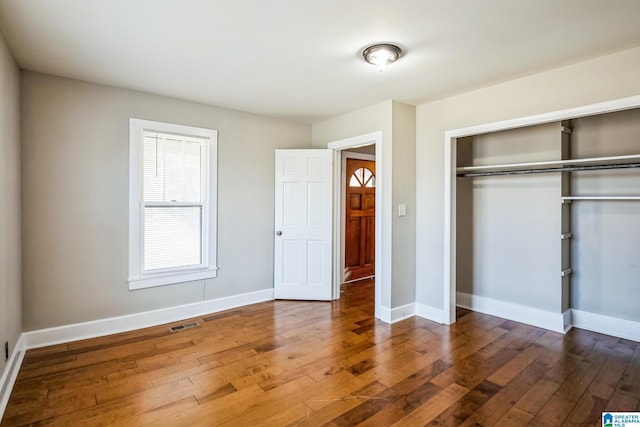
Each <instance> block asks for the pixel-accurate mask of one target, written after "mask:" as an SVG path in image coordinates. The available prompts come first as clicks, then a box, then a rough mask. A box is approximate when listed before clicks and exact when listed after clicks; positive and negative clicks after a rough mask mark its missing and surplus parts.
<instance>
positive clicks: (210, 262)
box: [127, 118, 218, 290]
mask: <svg viewBox="0 0 640 427" xmlns="http://www.w3.org/2000/svg"><path fill="white" fill-rule="evenodd" d="M144 130H151V131H157V132H166V133H175V134H179V135H188V136H198V137H204V138H208V139H209V150H208V151H209V182H208V196H207V197H208V202H209V203H208V219H209V221H208V224H207V226H206V227H205V233H206V234H205V236H204V237H205V239H204V240H205V242H204V243H205V246H204V247H203V256H204V257H206V258H205V259H204V260H203V264H204V267H198V268H191V269H186V268H184V267H180V268H176V269H174V270H171V271H166V270H165V271H162V272H157V273H144V272H143V263H142V248H143V242H142V239H143V236H142V215H143V209H142V207H143V203H142V197H141V191H142V170H143V166H142V162H143V159H142V146H143V144H142V132H143V131H144ZM217 169H218V131H216V130H212V129H205V128H198V127H192V126H183V125H176V124H171V123H163V122H156V121H151V120H142V119H134V118H131V119H129V277H128V280H127V281H128V283H129V290H135V289H144V288H150V287H154V286H163V285H170V284H175V283H183V282H190V281H194V280H204V279H210V278H213V277H216V275H217V272H218V267H217V250H216V249H217V240H216V231H217V211H218V209H217V196H218V185H217V177H218V173H217Z"/></svg>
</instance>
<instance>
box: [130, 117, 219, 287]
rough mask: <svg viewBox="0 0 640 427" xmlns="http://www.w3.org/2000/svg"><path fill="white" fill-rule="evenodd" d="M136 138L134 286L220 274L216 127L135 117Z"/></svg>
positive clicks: (132, 196) (133, 143)
mask: <svg viewBox="0 0 640 427" xmlns="http://www.w3.org/2000/svg"><path fill="white" fill-rule="evenodd" d="M134 128H135V129H134ZM131 138H132V141H131V157H132V158H131V167H130V171H131V177H130V180H131V182H130V193H131V194H130V208H131V211H132V212H131V214H130V257H129V258H130V277H129V284H130V288H131V289H137V288H139V287H149V286H158V285H162V284H168V283H177V282H179V281H187V280H195V279H198V278H207V277H213V276H215V270H216V268H215V235H214V233H215V221H211V219H212V218H214V219H215V193H216V192H215V173H214V172H215V171H214V172H212V169H214V168H215V166H216V165H215V162H212V161H211V159H212V158H213V159H215V150H216V146H217V145H216V144H217V133H216V132H215V131H211V130H207V129H200V128H191V127H186V126H179V125H170V124H166V123H160V122H149V121H143V120H137V119H131ZM134 139H136V140H137V141H134ZM212 151H213V152H212ZM136 157H137V158H136ZM136 165H137V167H136ZM212 175H213V176H212ZM134 181H135V182H134ZM212 187H213V188H212ZM212 202H213V204H212ZM212 205H213V211H212ZM212 237H213V238H212ZM212 240H213V241H212ZM212 250H213V253H214V256H211V251H212ZM194 271H195V272H196V273H195V275H194V274H193V272H194ZM202 271H205V274H204V275H203V274H201V272H202ZM212 272H213V273H212ZM171 276H180V277H173V278H172V277H171ZM132 285H133V286H132Z"/></svg>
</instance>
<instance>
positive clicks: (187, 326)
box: [169, 322, 198, 332]
mask: <svg viewBox="0 0 640 427" xmlns="http://www.w3.org/2000/svg"><path fill="white" fill-rule="evenodd" d="M196 326H198V322H191V323H185V324H184V325H178V326H172V327H170V328H169V331H171V332H178V331H181V330H183V329H191V328H195V327H196Z"/></svg>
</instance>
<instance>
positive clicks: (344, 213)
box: [339, 150, 377, 283]
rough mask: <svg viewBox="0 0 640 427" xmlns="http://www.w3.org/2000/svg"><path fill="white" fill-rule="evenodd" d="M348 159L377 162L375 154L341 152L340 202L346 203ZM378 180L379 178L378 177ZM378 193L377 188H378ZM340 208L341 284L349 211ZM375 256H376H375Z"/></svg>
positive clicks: (341, 281)
mask: <svg viewBox="0 0 640 427" xmlns="http://www.w3.org/2000/svg"><path fill="white" fill-rule="evenodd" d="M347 159H359V160H371V161H373V162H375V161H376V156H375V154H366V153H356V152H353V151H346V150H344V151H342V152H341V162H340V165H341V166H340V167H341V168H342V172H341V173H340V175H341V177H340V179H341V181H340V202H341V203H344V193H345V191H346V188H347V174H346V169H347ZM376 178H377V177H376ZM376 191H377V188H376ZM339 208H340V211H341V212H340V266H339V268H340V283H344V270H345V253H346V252H345V238H344V236H345V230H346V227H347V210H346V209H345V207H344V205H343V206H341V207H339ZM374 256H375V255H374Z"/></svg>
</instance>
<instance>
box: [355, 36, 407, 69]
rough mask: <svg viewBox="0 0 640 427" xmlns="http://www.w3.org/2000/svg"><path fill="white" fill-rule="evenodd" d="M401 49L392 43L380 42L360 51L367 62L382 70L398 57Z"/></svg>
mask: <svg viewBox="0 0 640 427" xmlns="http://www.w3.org/2000/svg"><path fill="white" fill-rule="evenodd" d="M401 53H402V50H400V48H399V47H398V46H396V45H394V44H389V43H380V44H374V45H371V46H369V47H368V48H366V49H365V50H364V52H362V56H363V57H364V60H365V61H367V62H368V63H369V64H372V65H375V66H376V67H378V70H380V71H382V70H384V69H385V67H386V66H387V65H389V64H392V63H394V62H396V61H397V60H398V58H400V54H401Z"/></svg>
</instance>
